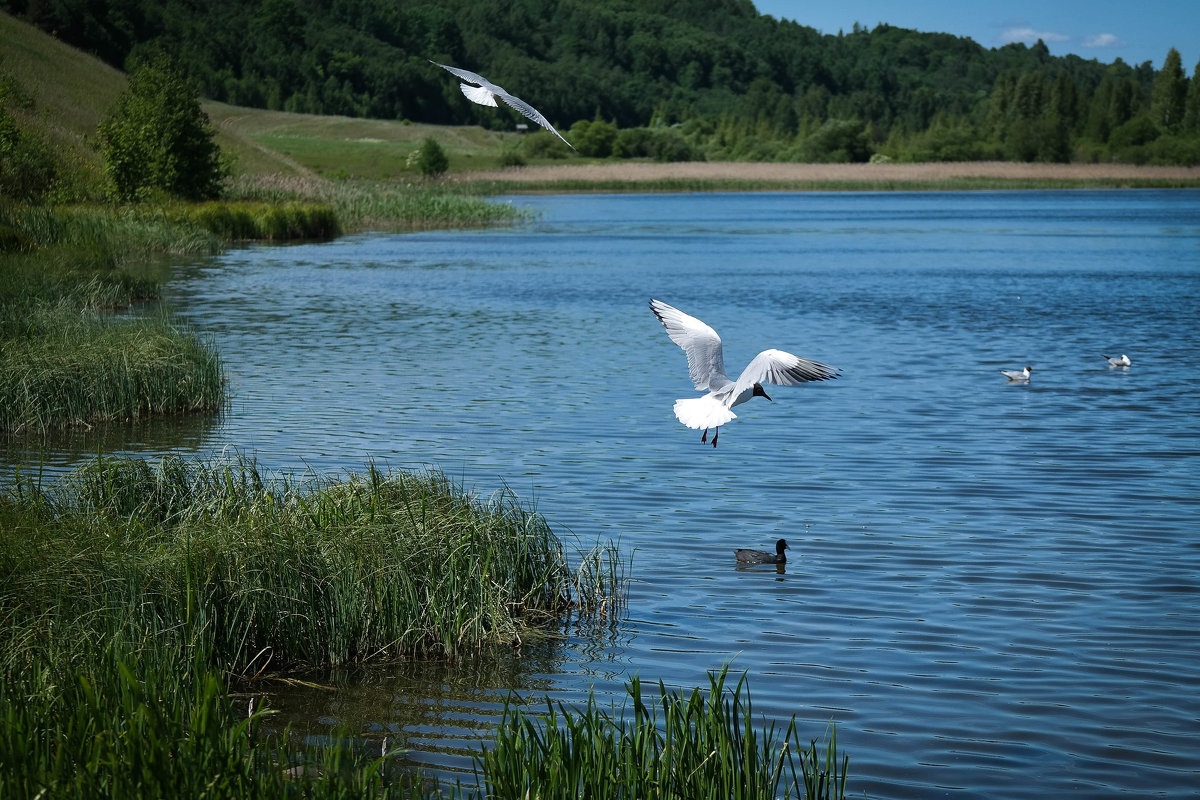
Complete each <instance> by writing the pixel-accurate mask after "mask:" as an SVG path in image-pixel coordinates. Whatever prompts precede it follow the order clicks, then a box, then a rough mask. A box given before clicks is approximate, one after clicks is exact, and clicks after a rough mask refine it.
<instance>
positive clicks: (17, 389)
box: [0, 302, 224, 432]
mask: <svg viewBox="0 0 1200 800" xmlns="http://www.w3.org/2000/svg"><path fill="white" fill-rule="evenodd" d="M0 332H2V333H3V338H2V339H0V342H3V346H2V347H0V431H11V432H22V431H39V432H44V431H46V430H49V429H52V428H60V427H65V426H71V425H93V424H96V423H99V422H111V421H117V420H130V419H136V418H140V417H145V416H150V415H161V414H168V413H171V414H178V413H200V412H211V411H214V410H217V409H219V408H220V406H221V404H222V403H223V402H224V387H223V379H222V372H221V364H220V361H219V359H218V357H217V355H216V352H215V350H214V349H213V347H212V346H211V345H210V344H208V343H207V342H205V341H203V340H201V339H200V338H199V337H197V336H195V335H193V334H191V333H190V332H188V331H187V330H185V329H181V328H179V327H178V326H176V325H174V324H172V323H171V321H170V320H169V319H166V318H162V317H160V318H146V319H140V320H137V321H132V322H130V323H129V324H121V323H120V322H113V321H110V320H108V319H107V318H105V317H104V316H103V315H102V314H100V313H99V312H95V311H80V310H77V309H76V308H74V307H72V305H71V304H69V303H67V302H58V303H53V304H48V305H36V306H24V307H17V308H15V309H14V308H12V307H0Z"/></svg>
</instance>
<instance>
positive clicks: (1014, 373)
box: [1000, 367, 1033, 381]
mask: <svg viewBox="0 0 1200 800" xmlns="http://www.w3.org/2000/svg"><path fill="white" fill-rule="evenodd" d="M1032 373H1033V367H1025V369H1021V370H1016V369H1002V370H1000V374H1001V375H1003V376H1004V377H1006V378H1008V379H1009V380H1010V381H1028V380H1029V376H1030V375H1031V374H1032Z"/></svg>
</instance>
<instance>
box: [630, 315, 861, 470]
mask: <svg viewBox="0 0 1200 800" xmlns="http://www.w3.org/2000/svg"><path fill="white" fill-rule="evenodd" d="M650 310H651V311H653V312H654V315H655V316H656V317H658V321H659V322H661V323H662V324H663V327H664V328H666V329H667V335H668V336H670V337H671V341H672V342H674V343H675V344H677V345H679V346H680V347H681V348H683V352H684V353H685V354H686V355H687V362H688V373H689V375H690V376H691V379H692V383H693V384H695V386H696V388H697V389H699V390H701V391H707V392H708V394H706V395H704V396H703V397H689V398H683V399H680V400H676V401H675V416H676V418H678V419H679V421H680V422H682V423H683V424H684V425H686V426H687V427H689V428H692V429H693V430H699V429H701V428H703V429H704V433H703V434H701V436H700V441H701V442H705V441H707V440H708V431H709V429H710V428H711V429H715V430H714V431H713V438H712V445H713V447H716V446H717V437H718V436H719V435H720V433H721V431H720V427H721V426H722V425H724V424H725V423H726V422H729V421H730V420H732V419H737V415H736V414H734V413H733V411H732V410H731V409H732V408H733V407H734V406H737V405H741V404H742V403H745V402H747V401H748V400H750V399H751V398H754V397H765V398H767V399H768V400H770V399H771V396H770V395H768V394H767V393H766V392H765V391H763V387H762V385H763V384H764V383H773V384H777V385H779V386H795V385H796V384H799V383H806V382H808V381H826V380H829V379H831V378H836V377H838V370H837V368H836V367H831V366H829V365H828V364H822V363H821V362H820V361H813V360H812V359H810V358H801V357H800V356H794V355H792V354H791V353H785V352H784V351H783V350H763V351H762V352H761V353H759V354H758V355H756V356H755V357H754V358H753V360H751V362H750V363H749V364H748V365H747V366H746V368H745V369H744V370H742V374H741V375H739V376H738V379H737V380H736V381H734V380H730V378H729V376H728V375H726V374H725V358H724V355H723V354H722V346H721V337H720V336H718V335H717V332H716V331H714V330H713V329H712V328H710V327H709V326H708V325H706V324H704V323H703V322H701V321H700V320H698V319H696V318H695V317H693V316H690V315H688V314H685V313H683V312H682V311H680V310H679V309H678V308H675V307H674V306H669V305H667V304H666V303H664V302H662V301H661V300H651V301H650Z"/></svg>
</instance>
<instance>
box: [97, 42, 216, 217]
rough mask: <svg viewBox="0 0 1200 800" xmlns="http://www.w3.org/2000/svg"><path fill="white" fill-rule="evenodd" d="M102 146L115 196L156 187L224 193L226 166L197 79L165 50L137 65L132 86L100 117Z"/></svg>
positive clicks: (178, 192)
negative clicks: (214, 138)
mask: <svg viewBox="0 0 1200 800" xmlns="http://www.w3.org/2000/svg"><path fill="white" fill-rule="evenodd" d="M99 134H100V149H101V152H102V154H103V156H104V168H105V172H106V173H107V174H108V178H109V181H110V183H111V192H112V194H113V196H114V197H115V198H116V199H118V200H121V201H133V200H143V199H146V198H147V197H150V196H152V195H153V194H154V192H155V191H156V190H157V191H164V192H167V193H168V194H171V195H175V196H177V197H182V198H184V199H186V200H209V199H213V198H215V197H217V196H219V195H220V193H221V182H222V180H223V179H224V169H223V168H222V166H221V160H220V149H219V148H218V147H217V145H216V143H215V142H214V141H213V130H212V126H211V125H210V124H209V121H208V116H207V115H206V114H205V113H204V112H203V111H202V110H201V108H200V101H199V93H198V91H197V89H196V87H195V85H194V84H193V83H192V82H191V81H190V80H188V78H187V77H186V76H185V75H184V74H183V72H182V71H180V69H179V68H178V67H177V66H176V65H175V64H174V62H172V61H171V60H170V59H169V58H168V57H167V56H165V55H161V54H160V55H156V56H153V57H151V58H150V59H149V60H146V61H142V62H140V63H139V64H138V65H137V66H135V67H134V70H133V74H132V75H131V76H130V79H129V89H128V91H126V92H125V93H124V94H122V95H121V96H120V97H118V98H117V102H116V103H115V104H114V106H113V108H112V110H111V111H110V113H109V115H108V116H107V117H106V118H105V119H104V121H103V122H101V123H100V129H99Z"/></svg>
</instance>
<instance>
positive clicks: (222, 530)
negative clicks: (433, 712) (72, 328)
mask: <svg viewBox="0 0 1200 800" xmlns="http://www.w3.org/2000/svg"><path fill="white" fill-rule="evenodd" d="M23 496H24V497H25V500H24V501H23V502H25V503H26V505H27V506H28V504H29V503H31V502H33V500H31V498H37V500H36V508H38V509H41V512H39V513H41V515H42V518H41V519H40V520H38V521H35V522H31V523H29V524H26V525H17V526H15V527H14V528H13V529H12V530H10V531H6V534H5V539H6V541H7V542H8V543H9V545H13V548H12V549H10V555H11V558H12V559H13V562H12V563H13V564H14V567H13V581H12V582H11V585H12V586H13V587H14V589H17V587H20V586H22V585H24V586H26V587H27V588H26V589H25V590H21V591H20V593H19V594H18V596H19V597H28V598H39V597H40V598H43V599H45V596H46V594H47V592H50V593H51V594H52V595H53V596H54V597H55V599H54V602H53V603H50V604H49V605H47V604H46V603H42V604H41V605H38V606H37V607H34V608H29V609H27V610H26V611H24V612H23V613H22V615H23V616H24V617H26V618H30V619H38V618H42V617H44V616H45V615H46V614H50V613H52V612H53V614H54V616H61V617H62V620H61V621H60V622H59V623H58V624H60V625H65V626H66V629H67V630H70V629H72V628H78V627H82V628H83V630H79V631H76V633H75V634H73V635H76V636H78V637H79V638H81V639H88V638H92V639H98V640H110V639H113V638H119V639H127V638H132V639H135V640H137V641H141V640H142V639H143V638H145V637H147V636H148V637H149V640H150V641H152V642H154V643H155V644H154V648H156V649H157V648H160V647H166V648H168V649H182V650H184V651H189V652H190V651H196V650H201V651H203V652H206V653H210V654H211V657H212V659H213V662H214V664H217V665H219V667H220V668H221V669H223V670H226V671H228V672H230V673H233V674H238V675H254V674H257V673H259V672H262V671H264V670H267V669H272V670H274V669H286V668H289V667H295V666H301V665H317V666H325V665H340V664H348V663H353V662H361V661H367V660H371V659H377V658H400V657H406V656H411V655H414V654H424V655H435V656H442V657H452V656H454V655H456V654H459V653H461V652H463V651H464V650H478V649H479V648H481V647H483V646H484V645H487V644H490V643H496V642H509V643H512V642H517V641H520V639H521V638H522V636H524V635H525V634H526V633H527V632H528V631H530V630H533V629H535V628H537V627H539V626H542V625H544V624H546V623H549V622H552V621H554V620H556V619H557V618H558V616H559V615H561V614H563V613H564V612H566V611H568V610H571V609H580V610H581V611H582V612H590V613H612V612H613V611H614V608H613V601H611V600H610V601H607V602H606V601H605V600H604V598H612V597H615V596H617V594H618V592H619V588H620V587H619V586H616V585H613V584H611V583H608V582H604V581H602V580H599V579H597V578H596V577H595V576H597V575H601V576H602V575H609V574H614V573H611V572H608V573H606V572H597V571H582V572H576V571H572V569H571V568H570V567H569V565H568V561H567V558H566V556H565V554H564V551H563V547H562V544H561V543H560V541H559V540H558V538H557V537H556V536H555V535H554V533H553V532H552V531H551V530H550V528H549V526H548V525H547V523H546V521H545V519H544V518H543V517H542V516H541V515H539V514H537V513H536V512H535V511H533V510H531V509H529V508H528V507H526V506H524V505H523V504H521V503H519V502H518V501H517V500H516V498H514V497H513V496H512V495H511V494H510V493H508V492H500V493H497V494H496V495H494V496H493V497H491V498H490V499H487V500H479V499H476V498H473V497H471V496H470V495H469V494H468V493H466V492H464V491H463V490H462V489H461V487H459V486H457V485H455V484H453V483H452V482H450V481H449V480H447V479H446V478H445V477H444V476H443V475H441V474H439V473H429V474H423V475H416V474H408V473H403V472H396V473H392V472H388V473H384V472H381V471H379V470H377V469H375V468H374V467H372V468H371V469H370V470H369V471H368V472H367V473H366V474H363V475H350V476H347V477H345V478H342V479H337V480H333V479H323V480H312V481H308V482H302V483H293V482H291V481H290V480H289V479H287V478H272V477H269V476H264V475H263V474H262V473H261V472H260V471H259V470H258V468H257V467H256V466H255V465H254V464H253V463H252V462H250V461H247V460H245V459H237V460H235V461H233V462H227V463H205V462H185V461H183V460H181V459H178V458H165V459H162V460H161V461H159V462H158V463H157V464H155V465H151V464H150V463H148V462H146V461H144V460H141V459H97V460H96V461H94V462H92V463H90V464H88V465H87V466H85V467H83V468H82V469H81V470H80V471H79V472H77V473H76V474H75V475H73V476H72V477H70V478H69V479H67V480H64V481H63V482H62V483H61V484H60V485H59V486H56V487H55V488H54V489H52V490H49V489H48V490H44V491H43V490H34V489H27V490H25V491H24V493H23ZM20 542H25V543H27V544H28V543H31V544H32V547H31V548H25V547H24V545H20V546H17V545H16V543H20ZM32 553H51V554H53V558H51V559H50V560H49V561H45V560H39V559H38V558H34V557H33V556H32V555H31V554H32ZM607 557H609V558H612V557H613V556H612V553H611V549H610V552H609V553H608V555H607ZM64 571H65V574H64ZM589 576H591V580H585V579H586V578H588V577H589ZM65 585H71V586H73V587H75V588H73V589H72V590H71V591H70V592H69V593H67V594H66V595H65V596H59V595H58V593H57V591H56V590H55V589H56V587H61V586H65ZM22 602H25V601H22Z"/></svg>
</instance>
